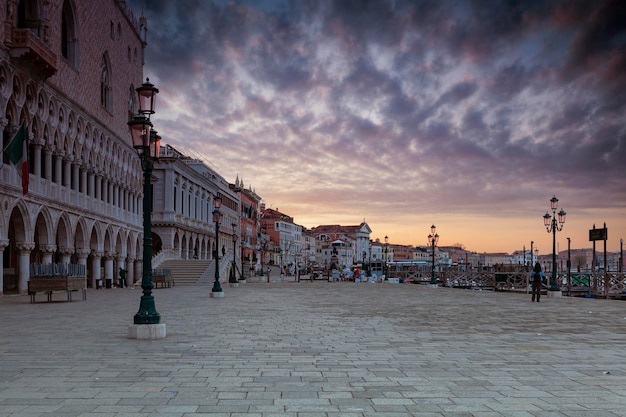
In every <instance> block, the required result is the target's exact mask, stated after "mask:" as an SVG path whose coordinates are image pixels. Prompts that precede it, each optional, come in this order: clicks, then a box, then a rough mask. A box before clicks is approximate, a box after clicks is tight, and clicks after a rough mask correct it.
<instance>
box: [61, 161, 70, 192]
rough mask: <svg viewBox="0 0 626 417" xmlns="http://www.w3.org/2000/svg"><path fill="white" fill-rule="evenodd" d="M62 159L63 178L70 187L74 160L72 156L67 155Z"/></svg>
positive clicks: (64, 182) (64, 183) (66, 185)
mask: <svg viewBox="0 0 626 417" xmlns="http://www.w3.org/2000/svg"><path fill="white" fill-rule="evenodd" d="M61 161H62V164H61V166H62V167H63V171H64V172H63V177H62V179H63V180H64V181H63V185H64V186H65V187H68V188H70V187H71V186H72V161H71V160H70V158H67V157H64V158H61Z"/></svg>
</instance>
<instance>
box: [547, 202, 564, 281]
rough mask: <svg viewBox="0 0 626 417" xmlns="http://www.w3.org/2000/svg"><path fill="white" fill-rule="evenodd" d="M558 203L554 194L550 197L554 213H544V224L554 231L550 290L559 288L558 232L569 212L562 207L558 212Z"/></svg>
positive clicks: (551, 231) (548, 229)
mask: <svg viewBox="0 0 626 417" xmlns="http://www.w3.org/2000/svg"><path fill="white" fill-rule="evenodd" d="M558 204H559V199H558V198H556V196H552V198H551V199H550V209H551V210H552V214H550V212H546V214H544V215H543V225H544V226H545V227H546V230H547V231H548V233H552V276H551V277H550V291H558V290H559V287H558V285H557V283H556V232H557V231H559V232H560V231H561V230H563V225H564V224H565V215H566V214H567V213H565V211H563V209H561V210H560V211H559V212H558V213H557V212H556V209H557V208H558ZM557 216H558V222H557Z"/></svg>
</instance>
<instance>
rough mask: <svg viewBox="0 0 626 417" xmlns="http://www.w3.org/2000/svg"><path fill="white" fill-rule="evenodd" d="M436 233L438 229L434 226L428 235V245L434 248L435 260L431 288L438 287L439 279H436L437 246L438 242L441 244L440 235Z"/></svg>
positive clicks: (433, 260)
mask: <svg viewBox="0 0 626 417" xmlns="http://www.w3.org/2000/svg"><path fill="white" fill-rule="evenodd" d="M436 232H437V227H435V225H434V224H433V225H432V226H430V234H429V235H428V243H429V244H430V245H431V247H432V248H433V259H432V268H431V272H432V275H431V278H430V285H431V286H437V277H435V245H436V244H437V242H439V234H437V233H436Z"/></svg>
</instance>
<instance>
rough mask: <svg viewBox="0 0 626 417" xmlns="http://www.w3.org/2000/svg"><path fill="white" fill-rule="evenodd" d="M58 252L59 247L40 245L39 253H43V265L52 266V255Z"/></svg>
mask: <svg viewBox="0 0 626 417" xmlns="http://www.w3.org/2000/svg"><path fill="white" fill-rule="evenodd" d="M56 250H57V245H39V251H40V252H41V263H42V264H44V265H45V264H51V263H52V255H54V252H56Z"/></svg>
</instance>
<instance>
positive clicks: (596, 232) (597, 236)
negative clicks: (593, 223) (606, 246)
mask: <svg viewBox="0 0 626 417" xmlns="http://www.w3.org/2000/svg"><path fill="white" fill-rule="evenodd" d="M607 236H608V232H607V229H606V227H605V228H602V229H591V230H589V241H590V242H593V241H595V240H607Z"/></svg>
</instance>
